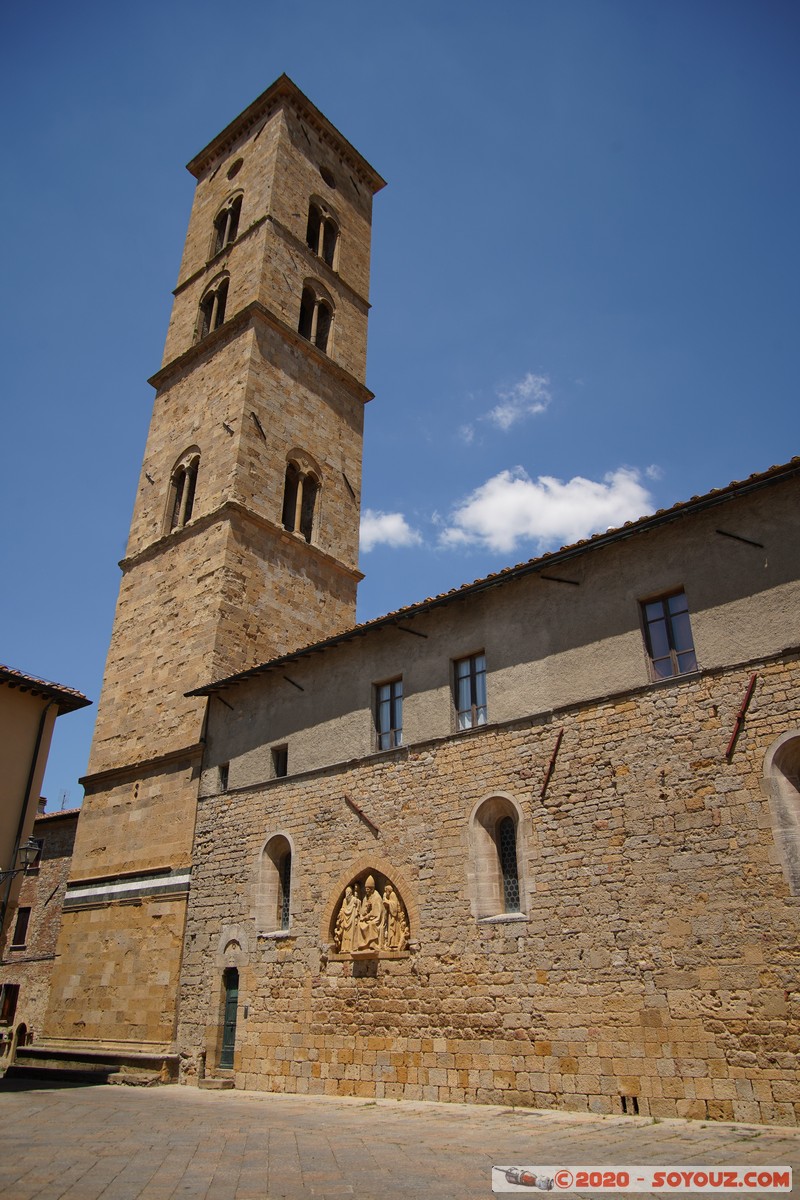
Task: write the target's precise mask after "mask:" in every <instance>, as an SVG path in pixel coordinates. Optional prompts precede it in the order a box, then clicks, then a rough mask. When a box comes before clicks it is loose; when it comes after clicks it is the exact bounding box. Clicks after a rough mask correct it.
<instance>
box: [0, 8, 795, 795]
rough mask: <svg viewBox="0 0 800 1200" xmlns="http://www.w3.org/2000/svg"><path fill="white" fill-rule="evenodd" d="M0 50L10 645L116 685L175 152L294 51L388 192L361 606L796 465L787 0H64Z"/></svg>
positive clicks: (791, 58)
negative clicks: (108, 661) (120, 597)
mask: <svg viewBox="0 0 800 1200" xmlns="http://www.w3.org/2000/svg"><path fill="white" fill-rule="evenodd" d="M3 40H4V47H3V49H2V51H0V53H2V71H0V88H2V92H3V97H2V99H3V105H2V111H3V123H4V130H3V137H4V152H5V169H6V180H5V187H4V188H3V190H2V200H1V201H0V203H2V207H3V228H4V230H5V234H6V239H5V245H6V255H5V257H6V277H5V280H6V281H5V288H4V291H5V300H6V306H5V307H6V318H5V320H4V323H3V333H4V335H5V337H4V368H5V369H4V385H5V387H4V393H5V394H4V401H3V426H2V427H3V449H4V453H3V464H4V469H3V472H2V480H1V481H0V487H2V489H3V495H2V517H3V520H2V534H1V535H0V536H1V537H2V543H1V545H0V553H1V554H2V559H0V561H2V566H3V578H4V587H3V589H2V596H0V605H2V616H1V618H0V628H2V634H3V637H2V643H1V644H0V660H2V661H5V662H7V663H8V664H10V665H12V666H15V667H17V668H19V669H21V670H24V671H28V672H30V673H33V674H38V675H42V676H44V677H45V678H49V679H54V680H57V681H59V682H61V683H65V684H68V685H71V686H73V687H77V688H80V689H81V690H82V691H84V692H85V693H86V694H87V695H88V696H90V697H91V698H92V699H94V700H96V699H97V697H98V696H99V691H100V683H101V679H102V671H103V663H104V659H105V654H106V650H107V646H108V639H109V636H110V632H111V623H112V619H113V612H114V604H115V600H116V593H117V588H118V584H119V570H118V567H117V565H116V564H117V561H118V560H119V559H120V558H121V557H122V554H123V552H124V548H125V542H126V537H127V529H128V524H129V521H130V514H131V509H132V504H133V497H134V492H135V487H136V481H137V476H138V471H139V466H140V462H141V455H142V451H143V448H144V442H145V437H146V433H147V426H148V422H149V418H150V409H151V405H152V389H151V388H150V387H149V385H148V384H147V382H146V380H147V377H148V376H149V375H151V374H153V372H154V371H155V370H156V369H157V367H158V365H159V363H160V358H161V353H162V350H163V344H164V337H165V333H166V327H167V321H168V318H169V312H170V303H171V289H172V288H173V287H174V285H175V283H176V278H177V270H178V264H179V259H180V253H181V249H182V244H183V238H184V235H185V230H186V223H187V219H188V214H189V209H190V205H191V200H192V189H193V180H192V178H191V177H190V176H189V174H188V173H187V172H186V171H185V170H184V169H183V164H184V163H186V162H187V161H188V160H189V159H190V158H191V157H192V156H193V155H194V154H195V153H196V152H197V151H198V150H199V149H201V148H202V147H203V146H204V145H205V144H206V143H207V142H209V141H210V140H211V138H212V137H213V136H214V135H215V134H216V133H217V132H219V130H220V129H222V128H223V126H224V125H225V124H227V123H228V121H230V120H231V119H232V118H233V117H234V116H235V115H236V114H237V113H238V112H240V111H241V110H242V109H243V108H244V107H245V106H246V105H247V104H248V103H249V102H250V101H251V100H253V99H254V98H255V97H256V96H257V95H258V94H259V93H260V92H262V91H263V90H264V88H265V87H267V86H268V85H269V84H270V83H271V82H272V81H273V79H275V78H276V77H277V76H278V75H279V74H280V73H281V72H282V71H285V72H286V73H287V74H289V75H290V76H291V77H292V78H293V79H294V81H295V82H296V83H297V84H298V85H299V86H300V87H301V88H302V89H303V90H304V91H305V92H306V93H307V95H308V96H309V97H310V99H311V100H312V101H313V102H314V103H315V104H316V105H317V106H318V107H319V108H320V109H322V111H323V112H324V113H325V114H326V115H327V116H328V117H329V118H330V119H331V120H332V121H333V123H334V124H335V125H336V126H337V127H338V128H339V129H341V131H342V132H343V133H344V134H345V136H346V137H348V138H349V139H350V141H352V142H353V144H354V145H355V146H356V147H357V148H358V149H359V150H360V151H361V152H362V153H363V154H364V156H365V157H366V158H367V159H368V160H369V161H370V162H371V163H372V164H373V166H374V167H375V168H376V169H377V170H378V171H379V172H380V173H381V174H382V175H383V176H384V177H385V178H386V179H387V180H388V184H389V186H388V187H387V188H386V189H385V190H384V191H383V192H381V193H380V194H379V195H378V197H377V199H376V203H375V221H374V238H373V272H372V295H371V299H372V304H373V310H372V315H371V323H370V342H369V366H368V384H369V386H370V387H371V388H372V390H373V391H374V392H375V393H376V399H375V400H374V401H373V402H372V403H371V404H370V405H369V408H368V411H367V427H366V440H365V456H364V489H363V497H362V500H363V508H364V510H365V512H366V511H367V510H368V511H369V514H370V515H369V517H368V518H367V519H366V520H365V527H364V539H363V541H362V550H363V553H362V563H361V566H362V570H364V571H365V573H366V579H365V581H364V583H363V584H362V585H361V594H360V604H359V619H368V618H370V617H373V616H377V615H379V614H381V613H383V612H386V611H388V610H390V609H393V608H396V607H398V606H400V605H402V604H405V603H410V602H413V601H414V600H419V599H422V598H423V597H425V596H428V595H432V594H435V593H437V592H440V591H442V590H445V589H447V588H450V587H452V586H455V585H457V584H460V583H463V582H465V581H467V580H471V579H474V578H477V577H480V576H483V575H485V574H487V573H488V572H489V571H493V570H497V569H498V568H499V567H502V566H506V565H508V564H510V563H513V562H519V561H522V560H524V559H526V558H530V557H531V556H533V555H535V554H538V553H539V552H541V551H542V550H545V549H548V548H552V547H555V546H559V545H561V544H563V543H565V542H570V541H573V540H575V538H577V537H581V536H585V535H587V534H589V533H591V532H592V531H594V530H596V529H605V528H607V527H609V526H612V525H617V524H619V523H620V522H622V521H624V520H626V519H628V518H632V517H636V516H639V515H641V514H642V513H644V512H649V511H652V510H654V509H656V508H659V507H663V506H665V505H669V504H672V503H674V502H675V501H678V500H683V499H687V498H688V497H689V496H691V495H693V494H697V493H702V492H705V491H708V490H709V489H710V488H712V487H716V486H721V485H724V484H726V483H728V482H730V480H732V479H736V478H742V477H744V476H746V475H748V474H750V473H751V472H753V471H759V470H763V469H765V468H766V467H768V466H770V465H771V464H773V463H777V462H783V461H785V460H787V459H788V458H790V457H791V456H792V455H793V454H794V453H796V452H798V440H797V432H796V427H797V415H796V414H797V404H796V400H795V396H796V391H797V382H796V381H797V375H798V362H797V359H798V354H797V344H798V329H799V328H800V311H799V310H800V299H799V294H798V280H800V232H799V227H800V222H798V212H800V195H799V194H798V193H799V192H800V188H798V183H799V182H800V168H799V167H798V154H797V129H798V127H800V120H799V119H798V118H800V113H799V112H798V108H800V104H799V103H798V100H799V99H800V8H798V6H797V4H796V3H794V2H791V3H788V2H787V3H784V2H783V0H752V2H750V3H741V2H739V0H691V2H689V0H671V2H669V3H667V2H665V0H661V2H658V3H655V2H652V0H499V2H498V3H496V4H493V5H491V6H490V5H488V4H485V3H482V4H479V3H474V2H472V0H459V2H458V3H456V2H455V0H441V2H439V3H437V2H435V0H431V2H429V3H420V2H418V0H410V2H408V3H405V4H402V5H399V4H398V5H384V4H379V3H375V0H370V2H368V3H367V2H362V0H342V2H341V3H340V4H338V5H336V6H331V5H330V4H322V3H318V2H317V0H304V3H303V4H288V3H286V2H284V3H280V4H279V3H274V2H272V0H261V2H260V3H255V2H253V0H240V2H239V3H237V4H236V5H235V6H230V7H229V8H227V9H225V8H223V7H222V6H220V5H219V4H218V3H213V4H212V3H210V2H208V0H192V2H191V3H189V2H188V0H173V2H170V0H161V3H154V2H153V0H140V2H139V3H137V4H136V5H109V4H107V3H103V4H101V3H89V2H86V0H74V3H72V4H70V5H63V4H60V3H59V4H56V3H54V2H53V0H48V2H46V3H40V4H38V5H29V6H27V7H23V6H16V7H15V8H14V9H13V10H9V12H8V13H7V14H6V17H5V21H4V39H3ZM367 546H369V547H370V548H369V549H368V550H367V549H366V547H367ZM93 720H94V709H88V710H86V711H85V712H84V713H76V714H72V715H69V716H65V717H63V718H61V720H60V721H59V722H58V725H57V729H56V736H55V738H54V743H53V749H52V752H51V760H50V767H49V769H48V775H47V779H46V782H45V791H46V794H47V796H48V799H49V804H50V807H51V808H54V807H56V808H57V807H59V804H60V802H61V799H62V794H63V793H68V795H67V796H66V797H65V799H66V803H67V804H68V805H69V806H73V805H75V804H77V803H79V802H80V798H81V788H80V787H79V785H78V783H77V780H78V777H79V776H80V775H81V774H83V773H84V772H85V770H86V761H87V756H88V748H89V742H90V739H91V729H92V724H93Z"/></svg>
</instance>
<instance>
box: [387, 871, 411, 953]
mask: <svg viewBox="0 0 800 1200" xmlns="http://www.w3.org/2000/svg"><path fill="white" fill-rule="evenodd" d="M383 906H384V909H385V914H384V918H385V924H384V936H383V948H384V949H385V950H405V948H406V943H407V942H408V924H407V922H406V916H405V913H404V912H403V906H402V905H401V903H400V898H399V896H398V895H397V892H396V891H395V890H394V888H393V887H392V885H391V884H390V883H387V884H386V887H385V888H384V889H383Z"/></svg>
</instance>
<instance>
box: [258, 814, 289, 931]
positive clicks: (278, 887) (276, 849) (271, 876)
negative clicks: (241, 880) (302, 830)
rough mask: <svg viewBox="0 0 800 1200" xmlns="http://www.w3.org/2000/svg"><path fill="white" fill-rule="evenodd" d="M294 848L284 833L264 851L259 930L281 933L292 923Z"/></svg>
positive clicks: (271, 841)
mask: <svg viewBox="0 0 800 1200" xmlns="http://www.w3.org/2000/svg"><path fill="white" fill-rule="evenodd" d="M291 894H292V847H291V845H290V843H289V839H288V838H286V837H284V835H283V834H282V833H279V834H276V835H275V837H271V838H270V839H269V841H268V842H267V844H266V845H265V846H264V849H263V850H262V851H261V861H260V863H259V872H258V894H257V897H256V924H257V927H258V931H259V933H280V932H283V931H286V930H287V929H288V928H289V925H290V922H291Z"/></svg>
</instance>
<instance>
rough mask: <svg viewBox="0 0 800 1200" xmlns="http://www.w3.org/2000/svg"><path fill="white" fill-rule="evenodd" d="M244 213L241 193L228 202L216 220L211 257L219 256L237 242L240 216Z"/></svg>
mask: <svg viewBox="0 0 800 1200" xmlns="http://www.w3.org/2000/svg"><path fill="white" fill-rule="evenodd" d="M241 211H242V193H241V192H239V193H238V194H237V195H235V196H231V197H230V199H229V200H226V201H225V203H224V204H223V206H222V208H221V209H220V210H219V212H218V213H217V215H216V217H215V218H214V242H213V247H212V250H211V256H212V258H213V256H214V255H215V254H219V252H220V250H224V249H225V247H226V246H229V245H230V244H231V242H235V241H236V235H237V233H238V232H239V216H240V214H241Z"/></svg>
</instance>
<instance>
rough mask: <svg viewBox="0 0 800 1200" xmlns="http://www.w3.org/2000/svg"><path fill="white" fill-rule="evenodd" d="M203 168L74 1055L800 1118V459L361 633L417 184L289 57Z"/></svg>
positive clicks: (346, 1086)
mask: <svg viewBox="0 0 800 1200" xmlns="http://www.w3.org/2000/svg"><path fill="white" fill-rule="evenodd" d="M189 170H190V171H191V172H192V174H193V175H194V176H195V178H196V180H197V189H196V195H195V201H194V205H193V208H192V214H191V218H190V222H189V231H188V235H187V240H186V247H185V250H184V256H183V261H182V264H181V269H180V275H179V280H178V284H177V287H176V289H175V302H174V307H173V313H172V318H171V321H170V326H169V330H168V334H167V344H166V349H165V354H164V360H163V363H162V365H161V368H160V370H159V371H158V372H157V374H156V375H155V376H154V377H153V379H152V381H151V382H152V383H153V385H154V386H155V388H156V397H155V403H154V410H153V419H152V424H151V428H150V434H149V438H148V443H147V448H146V451H145V457H144V463H143V466H142V473H141V478H140V482H139V487H138V491H137V497H136V504H135V509H134V515H133V522H132V526H131V533H130V540H129V543H128V548H127V552H126V557H125V559H124V560H123V562H122V564H121V566H122V584H121V588H120V597H119V601H118V606H117V613H116V619H115V625H114V632H113V635H112V642H111V648H110V651H109V657H108V662H107V666H106V675H105V680H104V684H103V690H102V694H101V698H100V702H99V711H98V721H97V728H96V732H95V738H94V743H93V747H92V756H91V761H90V767H89V771H90V773H89V775H88V777H87V779H86V781H85V785H86V800H85V803H84V809H83V812H82V814H81V818H80V822H79V826H78V834H77V840H76V846H75V856H74V859H73V869H72V874H71V878H70V882H69V885H68V888H67V893H66V899H65V905H64V920H63V924H62V930H61V939H60V942H59V957H58V959H57V962H56V965H55V968H54V972H53V983H52V990H51V998H50V1007H49V1011H48V1016H47V1021H46V1028H45V1033H46V1038H47V1041H49V1043H50V1044H51V1045H52V1046H54V1047H55V1046H61V1047H69V1046H72V1047H83V1048H85V1049H89V1048H95V1049H96V1050H97V1052H100V1051H101V1050H106V1051H110V1050H113V1049H116V1050H118V1051H119V1052H126V1053H129V1054H135V1053H140V1054H142V1055H147V1054H150V1055H154V1056H158V1055H164V1056H172V1059H173V1060H174V1061H175V1064H176V1065H175V1071H176V1073H179V1075H180V1078H181V1080H182V1081H183V1082H186V1083H196V1082H199V1081H201V1080H202V1078H203V1076H204V1074H205V1075H206V1076H215V1077H217V1078H226V1079H230V1080H232V1081H233V1082H234V1083H235V1085H236V1086H238V1087H247V1088H261V1089H268V1090H277V1091H290V1092H297V1093H309V1094H328V1095H355V1096H364V1097H370V1098H373V1097H374V1098H381V1097H394V1098H397V1099H403V1098H407V1099H423V1100H425V1099H430V1100H452V1101H471V1102H490V1103H502V1104H517V1105H532V1106H543V1107H561V1108H568V1109H573V1110H586V1111H592V1112H598V1113H612V1112H616V1113H631V1114H640V1115H652V1116H694V1117H701V1118H719V1119H736V1120H746V1121H762V1122H777V1123H783V1124H795V1123H797V1121H798V1119H800V1099H799V1098H800V1087H798V1077H797V1068H796V1058H795V1054H794V1053H793V1051H796V1050H797V1048H798V1042H799V1041H800V1027H799V1026H798V1016H799V1015H800V993H798V991H797V983H796V980H797V967H798V957H799V956H798V945H797V925H798V915H799V906H800V816H799V815H798V814H799V813H800V790H799V785H798V775H799V773H800V713H799V712H798V699H797V697H798V680H799V679H800V672H799V671H798V651H799V650H800V578H799V572H798V564H800V531H799V530H798V524H797V518H796V514H797V507H798V499H799V495H798V493H799V491H800V460H797V459H794V460H792V461H790V462H788V463H786V464H785V465H783V466H777V467H772V468H770V469H769V470H766V471H764V472H763V473H761V474H759V475H753V476H751V477H750V478H748V479H745V480H743V481H740V482H736V483H732V484H731V485H730V486H728V487H726V488H723V489H719V490H715V491H712V492H710V493H708V494H707V495H704V496H700V497H694V498H692V499H691V500H689V501H687V502H686V503H683V504H678V505H676V506H675V507H673V508H671V509H668V510H664V511H661V512H658V513H656V514H654V515H652V516H649V517H644V518H642V519H640V520H638V521H635V522H631V523H629V524H627V525H625V526H623V527H622V528H620V529H617V530H612V531H609V532H607V533H604V534H601V535H597V536H595V537H592V538H589V539H587V540H586V541H583V542H580V543H578V544H576V545H573V546H569V547H565V548H562V549H561V550H558V551H555V552H553V553H549V554H546V555H544V556H542V557H540V558H537V559H533V560H531V561H530V562H527V563H524V564H522V565H520V566H516V567H513V568H509V569H508V570H505V571H501V572H499V573H498V574H496V575H493V576H490V577H488V578H486V579H482V580H478V581H476V582H475V583H472V584H468V585H465V586H463V587H461V588H456V589H454V590H453V591H450V592H447V593H446V594H443V595H441V596H436V597H433V598H429V599H425V600H424V601H422V602H420V603H418V604H414V605H411V606H408V607H406V608H403V609H400V610H398V611H396V612H393V613H391V614H389V615H388V616H385V617H381V618H379V619H377V620H373V621H370V622H367V623H365V624H362V625H357V624H355V596H356V585H357V583H358V581H359V579H360V575H359V571H358V527H359V503H360V484H361V453H362V418H363V406H364V404H365V403H366V402H367V401H369V400H370V399H371V393H370V392H369V391H368V390H367V388H366V386H365V358H366V330H367V314H368V309H369V301H368V294H369V254H370V231H371V208H372V197H373V195H374V194H375V193H376V192H377V191H378V190H379V189H380V188H381V187H382V186H383V180H382V179H381V178H380V176H379V175H377V173H376V172H375V171H374V170H373V169H372V168H371V167H370V166H369V164H368V163H366V162H365V161H364V159H363V158H361V156H360V155H359V154H358V152H357V151H356V150H354V149H353V147H352V146H350V145H349V143H348V142H347V141H346V140H345V139H344V138H343V137H342V135H341V134H340V133H339V132H338V131H337V130H336V129H335V128H334V127H333V126H332V125H331V124H330V122H329V121H327V119H326V118H325V117H324V116H322V114H321V113H320V112H318V110H317V109H316V108H314V106H313V105H312V104H311V103H310V102H309V101H308V100H307V99H306V97H305V96H303V95H302V93H301V92H300V91H299V90H298V89H297V88H296V87H295V85H294V84H292V83H291V81H290V80H288V79H287V78H286V77H285V76H283V77H281V78H280V79H279V80H278V81H277V82H276V83H275V84H273V86H272V87H271V88H269V89H268V90H267V91H266V92H265V93H264V94H263V95H262V96H261V97H259V99H258V100H256V101H255V102H254V103H253V104H252V105H251V106H250V107H249V108H248V109H247V110H246V111H245V112H244V113H242V115H241V116H240V117H238V118H237V119H236V120H235V121H234V122H232V123H231V124H230V125H229V126H228V127H227V128H226V129H225V130H224V131H223V132H222V133H221V134H220V135H219V136H218V137H217V138H215V139H214V141H212V142H211V143H210V145H209V146H208V147H206V149H205V150H203V151H202V152H201V153H200V154H198V155H197V156H196V158H194V159H193V160H192V161H191V163H190V164H189Z"/></svg>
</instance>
